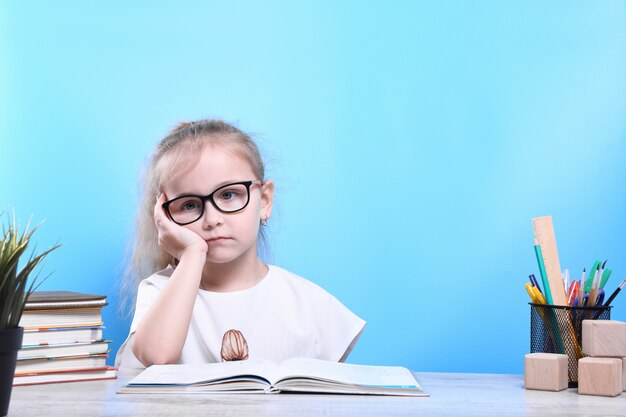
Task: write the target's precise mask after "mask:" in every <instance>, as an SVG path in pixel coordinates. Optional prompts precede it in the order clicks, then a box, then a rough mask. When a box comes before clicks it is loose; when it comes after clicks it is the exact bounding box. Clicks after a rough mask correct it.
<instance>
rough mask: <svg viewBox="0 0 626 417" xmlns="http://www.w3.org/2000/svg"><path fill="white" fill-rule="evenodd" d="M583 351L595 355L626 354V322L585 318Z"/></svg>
mask: <svg viewBox="0 0 626 417" xmlns="http://www.w3.org/2000/svg"><path fill="white" fill-rule="evenodd" d="M583 352H584V353H585V354H586V355H589V356H593V357H615V358H622V357H624V356H626V323H624V322H621V321H617V320H583Z"/></svg>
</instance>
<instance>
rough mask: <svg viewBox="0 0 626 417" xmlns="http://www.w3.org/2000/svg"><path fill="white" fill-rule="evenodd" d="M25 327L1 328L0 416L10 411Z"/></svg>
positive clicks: (2, 416)
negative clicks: (16, 367) (18, 355)
mask: <svg viewBox="0 0 626 417" xmlns="http://www.w3.org/2000/svg"><path fill="white" fill-rule="evenodd" d="M23 336H24V328H23V327H16V328H14V329H7V330H0V416H1V417H4V416H6V415H7V413H8V412H9V401H11V389H12V388H13V377H14V376H15V363H16V360H17V351H18V350H19V349H20V348H21V347H22V338H23Z"/></svg>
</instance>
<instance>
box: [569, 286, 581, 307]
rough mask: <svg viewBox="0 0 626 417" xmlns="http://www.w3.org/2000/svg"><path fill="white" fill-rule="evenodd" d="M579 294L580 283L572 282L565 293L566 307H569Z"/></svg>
mask: <svg viewBox="0 0 626 417" xmlns="http://www.w3.org/2000/svg"><path fill="white" fill-rule="evenodd" d="M579 292H580V283H579V282H578V281H576V280H574V281H572V283H571V285H570V286H569V290H568V291H567V305H568V306H571V305H572V303H573V302H574V300H575V299H576V297H578V293H579Z"/></svg>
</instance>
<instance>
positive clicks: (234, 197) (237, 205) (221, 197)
mask: <svg viewBox="0 0 626 417" xmlns="http://www.w3.org/2000/svg"><path fill="white" fill-rule="evenodd" d="M213 201H215V205H216V206H217V208H219V209H220V210H222V211H226V212H230V211H237V210H241V209H242V208H243V207H244V206H245V205H246V204H247V203H248V188H247V187H246V186H245V185H243V184H232V185H227V186H225V187H224V188H220V189H219V190H217V191H215V194H214V195H213Z"/></svg>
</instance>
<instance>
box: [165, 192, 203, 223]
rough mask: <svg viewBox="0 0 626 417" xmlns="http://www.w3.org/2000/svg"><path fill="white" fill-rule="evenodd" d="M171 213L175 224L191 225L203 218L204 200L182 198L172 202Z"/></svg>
mask: <svg viewBox="0 0 626 417" xmlns="http://www.w3.org/2000/svg"><path fill="white" fill-rule="evenodd" d="M169 211H170V216H172V220H174V221H175V222H177V223H190V222H193V221H196V220H197V219H198V218H199V217H200V216H202V200H201V199H200V198H198V197H181V198H179V199H177V200H174V201H172V203H171V204H170V207H169Z"/></svg>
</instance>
